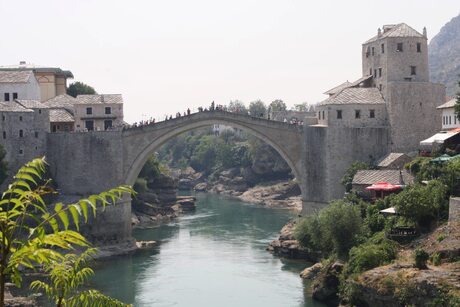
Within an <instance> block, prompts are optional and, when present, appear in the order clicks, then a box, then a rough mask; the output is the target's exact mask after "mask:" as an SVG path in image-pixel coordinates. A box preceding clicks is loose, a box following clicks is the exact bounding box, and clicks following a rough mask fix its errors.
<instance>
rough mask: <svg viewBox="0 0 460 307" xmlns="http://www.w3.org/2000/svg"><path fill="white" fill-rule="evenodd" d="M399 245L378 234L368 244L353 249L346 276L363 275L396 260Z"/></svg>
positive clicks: (381, 233) (350, 253)
mask: <svg viewBox="0 0 460 307" xmlns="http://www.w3.org/2000/svg"><path fill="white" fill-rule="evenodd" d="M396 253H397V244H396V243H395V242H394V241H391V240H388V239H386V238H385V237H384V234H383V232H380V233H378V234H376V235H375V236H374V237H372V238H371V239H370V240H369V241H368V242H366V243H364V244H361V245H358V246H355V247H353V248H352V249H351V250H350V252H349V258H348V263H347V267H346V269H345V271H346V275H350V274H355V273H361V272H364V271H367V270H370V269H373V268H375V267H378V266H381V265H384V264H387V263H389V262H391V261H392V260H393V259H395V258H396Z"/></svg>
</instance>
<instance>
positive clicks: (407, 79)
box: [404, 77, 412, 82]
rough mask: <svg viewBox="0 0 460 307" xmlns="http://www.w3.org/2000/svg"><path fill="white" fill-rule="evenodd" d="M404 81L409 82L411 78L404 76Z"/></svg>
mask: <svg viewBox="0 0 460 307" xmlns="http://www.w3.org/2000/svg"><path fill="white" fill-rule="evenodd" d="M404 81H409V82H410V81H412V78H409V77H408V78H404Z"/></svg>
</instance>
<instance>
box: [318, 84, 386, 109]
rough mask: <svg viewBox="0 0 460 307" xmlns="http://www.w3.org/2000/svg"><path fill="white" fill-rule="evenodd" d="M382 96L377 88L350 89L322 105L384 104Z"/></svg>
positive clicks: (328, 99)
mask: <svg viewBox="0 0 460 307" xmlns="http://www.w3.org/2000/svg"><path fill="white" fill-rule="evenodd" d="M382 103H385V100H383V97H382V94H381V93H380V91H379V90H378V89H377V88H375V87H365V88H363V87H349V88H345V89H343V90H342V91H341V92H339V93H337V94H334V95H332V96H331V97H329V98H327V99H326V100H324V101H322V102H320V105H340V104H382Z"/></svg>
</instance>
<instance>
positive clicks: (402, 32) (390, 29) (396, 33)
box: [364, 23, 426, 44]
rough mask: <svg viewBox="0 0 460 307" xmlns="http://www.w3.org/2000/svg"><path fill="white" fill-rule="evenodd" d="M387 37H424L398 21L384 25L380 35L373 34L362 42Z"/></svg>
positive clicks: (370, 41)
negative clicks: (397, 22)
mask: <svg viewBox="0 0 460 307" xmlns="http://www.w3.org/2000/svg"><path fill="white" fill-rule="evenodd" d="M387 37H420V38H425V39H426V37H425V36H424V35H423V34H421V33H420V32H418V31H416V30H415V29H413V28H411V27H410V26H408V25H407V24H405V23H399V24H395V25H384V26H383V32H382V33H381V34H380V35H376V36H374V37H373V38H371V39H370V40H368V41H366V42H365V43H364V44H368V43H372V42H375V41H377V40H380V39H383V38H387Z"/></svg>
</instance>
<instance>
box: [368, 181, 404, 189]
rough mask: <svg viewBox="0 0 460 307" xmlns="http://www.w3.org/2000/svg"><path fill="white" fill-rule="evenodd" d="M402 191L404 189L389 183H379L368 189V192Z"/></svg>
mask: <svg viewBox="0 0 460 307" xmlns="http://www.w3.org/2000/svg"><path fill="white" fill-rule="evenodd" d="M400 189H402V187H401V186H400V185H397V184H391V183H388V182H377V183H374V184H373V185H371V186H368V187H367V188H366V190H374V191H397V190H400Z"/></svg>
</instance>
